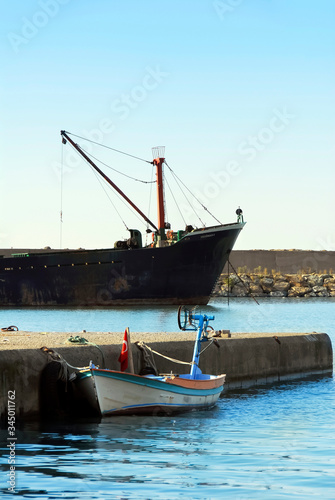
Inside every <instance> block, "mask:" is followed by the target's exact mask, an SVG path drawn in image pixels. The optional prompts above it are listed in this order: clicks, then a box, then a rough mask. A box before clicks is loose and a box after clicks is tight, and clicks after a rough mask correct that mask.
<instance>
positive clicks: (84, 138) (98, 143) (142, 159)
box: [65, 130, 153, 164]
mask: <svg viewBox="0 0 335 500" xmlns="http://www.w3.org/2000/svg"><path fill="white" fill-rule="evenodd" d="M65 132H66V133H67V134H69V135H73V137H78V139H83V140H84V141H88V142H92V143H93V144H97V145H98V146H101V147H102V148H106V149H111V150H112V151H115V152H116V153H120V154H122V155H126V156H131V157H132V158H136V160H141V161H144V162H146V163H151V164H152V163H153V162H152V161H149V160H145V159H144V158H140V157H139V156H134V155H131V154H129V153H125V152H124V151H120V150H119V149H115V148H111V147H110V146H106V145H105V144H101V143H100V142H96V141H92V140H91V139H87V138H86V137H81V136H80V135H76V134H72V132H67V131H66V130H65Z"/></svg>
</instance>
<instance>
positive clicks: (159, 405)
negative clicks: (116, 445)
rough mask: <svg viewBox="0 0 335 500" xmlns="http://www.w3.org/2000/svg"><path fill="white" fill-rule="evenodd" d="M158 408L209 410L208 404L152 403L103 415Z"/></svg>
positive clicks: (113, 410)
mask: <svg viewBox="0 0 335 500" xmlns="http://www.w3.org/2000/svg"><path fill="white" fill-rule="evenodd" d="M214 405H215V403H214V402H213V404H212V406H214ZM157 407H162V408H170V409H177V408H180V409H182V408H184V409H186V408H205V407H206V408H208V405H207V404H204V403H198V404H196V403H194V404H193V403H192V404H187V403H185V404H178V405H176V404H171V403H154V404H152V403H150V404H142V405H129V406H122V407H121V408H112V409H111V410H106V411H104V412H102V415H107V414H108V413H114V412H123V411H128V410H129V411H131V410H132V409H134V410H136V409H138V408H146V409H150V408H152V409H156V408H157Z"/></svg>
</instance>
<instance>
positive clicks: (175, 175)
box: [164, 161, 222, 225]
mask: <svg viewBox="0 0 335 500" xmlns="http://www.w3.org/2000/svg"><path fill="white" fill-rule="evenodd" d="M164 163H165V165H166V166H167V168H168V169H169V170H170V172H171V174H172V175H173V176H174V177H175V178H176V179H178V181H179V182H180V183H181V184H182V185H183V186H184V187H185V188H186V189H187V191H188V192H189V193H190V194H191V195H192V196H193V198H195V199H196V200H197V202H198V203H199V204H200V205H201V206H202V208H203V209H204V210H206V212H208V213H209V215H211V216H212V217H213V219H215V220H216V222H218V223H219V224H220V225H222V222H220V221H219V219H217V218H216V217H215V215H213V214H212V213H211V212H210V211H209V210H208V208H207V207H205V205H204V204H203V203H201V201H200V200H199V199H198V198H197V197H196V196H195V195H194V194H193V193H192V191H191V190H190V189H189V188H188V187H187V186H186V184H184V183H183V181H182V180H181V179H179V177H178V176H177V174H175V173H174V171H173V170H172V168H171V167H170V166H169V165H168V163H167V162H166V161H164ZM176 182H177V181H176Z"/></svg>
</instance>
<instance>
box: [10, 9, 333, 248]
mask: <svg viewBox="0 0 335 500" xmlns="http://www.w3.org/2000/svg"><path fill="white" fill-rule="evenodd" d="M1 11H2V12H1V19H0V34H1V47H0V50H1V61H2V70H1V76H0V85H1V87H0V88H1V97H0V112H1V125H0V126H1V131H0V132H1V134H0V160H1V161H0V165H1V167H0V186H1V205H2V208H1V216H0V248H11V247H13V248H43V247H46V246H50V247H52V248H79V247H82V248H106V247H107V248H108V247H113V245H114V242H115V241H116V240H119V239H124V238H127V237H128V231H127V229H126V228H127V227H128V228H137V229H139V230H140V231H141V232H142V234H143V238H144V239H145V229H146V224H145V223H143V221H141V220H139V219H138V218H137V217H136V216H134V215H133V213H132V212H131V211H129V209H128V208H127V207H125V206H124V204H123V203H121V202H120V200H119V198H118V197H116V196H115V194H114V193H112V192H111V191H110V190H108V191H107V193H106V188H103V187H102V186H101V183H100V182H99V181H98V180H97V178H96V176H95V175H94V173H93V172H92V169H91V168H90V167H89V166H88V165H87V164H86V163H85V161H84V160H81V159H80V157H79V156H78V155H77V154H76V153H75V152H74V151H73V149H72V148H71V146H70V145H69V144H66V145H63V144H62V141H61V136H60V131H61V130H66V131H69V132H71V133H73V134H75V135H77V136H80V137H82V138H84V139H85V140H84V139H80V138H76V137H74V136H71V137H72V138H73V139H74V140H75V142H78V144H80V145H81V146H82V147H83V148H85V150H86V151H88V152H89V153H90V154H92V155H94V157H95V158H97V159H98V160H100V161H102V162H103V163H105V164H106V165H107V166H106V167H105V166H104V165H103V164H101V163H97V165H98V166H99V167H100V168H101V169H102V170H104V171H105V172H106V174H107V175H109V177H110V178H111V179H112V180H113V182H115V183H116V184H117V185H118V186H119V187H120V188H121V189H122V190H124V192H125V193H126V195H127V196H128V197H130V198H131V199H132V200H133V201H134V203H136V204H137V205H138V206H139V208H140V209H141V210H142V211H143V212H145V213H146V214H148V215H149V218H150V219H151V220H153V221H154V222H156V220H157V214H156V197H155V191H154V187H153V184H152V183H150V182H151V181H152V180H154V179H155V174H154V172H153V170H152V166H151V164H150V163H147V162H143V161H141V160H135V159H134V158H131V157H129V156H125V155H122V154H117V153H116V152H113V151H111V150H108V149H107V148H101V147H99V146H98V145H96V144H93V143H91V142H88V141H87V140H86V139H89V140H93V141H95V142H98V143H102V144H104V145H105V146H108V147H110V148H114V149H117V150H120V151H123V152H126V153H128V154H132V155H134V156H137V157H139V158H141V159H145V160H147V161H149V162H150V161H152V151H151V148H152V147H154V146H165V158H166V162H167V164H168V165H169V167H170V168H171V169H172V170H173V172H174V173H175V175H176V176H178V178H179V179H180V180H181V181H182V182H183V184H182V189H180V188H179V187H178V185H177V183H176V182H175V177H173V176H171V172H170V170H169V168H168V167H167V166H165V168H164V172H165V179H166V183H165V194H166V207H167V216H166V219H167V221H168V222H170V223H171V226H172V228H173V229H174V230H178V229H183V228H184V227H185V222H186V223H187V224H192V225H194V226H197V227H199V226H201V225H202V224H206V225H207V226H210V225H215V224H216V223H217V222H216V220H215V219H213V218H212V217H211V214H213V215H214V216H215V217H216V219H217V220H219V221H220V222H222V223H230V222H235V221H236V213H235V211H236V209H237V208H238V207H239V206H240V207H241V208H242V210H243V214H244V220H245V221H246V222H247V224H246V226H245V227H244V229H243V231H242V232H241V234H240V236H239V239H238V241H237V243H236V245H235V248H236V249H292V248H296V249H306V250H333V251H334V250H335V234H334V209H335V201H334V200H335V198H334V188H335V172H334V157H335V151H334V142H335V141H334V117H335V98H334V90H335V85H334V84H335V65H334V59H335V30H334V25H335V2H334V1H333V0H320V1H319V2H316V1H311V0H209V1H207V0H156V1H154V0H141V1H136V0H128V1H121V0H96V1H94V2H93V1H90V0H80V1H79V0H38V1H35V0H14V1H12V2H4V3H3V5H2V7H1ZM109 167H112V168H113V169H116V170H118V171H121V172H123V173H124V174H126V175H128V176H130V177H135V178H137V179H140V180H144V181H146V183H142V182H141V183H140V182H136V181H134V180H132V179H130V178H128V177H125V176H123V175H121V174H119V173H118V172H116V171H115V170H110V168H109ZM189 191H191V192H192V193H193V195H194V196H195V198H194V197H191V198H190V199H189V201H186V198H185V196H184V195H185V193H187V194H188V196H190V195H189ZM175 200H177V201H178V203H179V205H178V206H179V209H178V208H177V205H176V203H175ZM197 200H199V202H200V203H199V202H198V201H197ZM202 205H203V206H205V207H206V208H207V211H206V210H203V208H202ZM193 208H197V210H198V208H199V209H200V210H199V211H198V213H199V216H200V219H197V218H196V217H195V215H194V213H193Z"/></svg>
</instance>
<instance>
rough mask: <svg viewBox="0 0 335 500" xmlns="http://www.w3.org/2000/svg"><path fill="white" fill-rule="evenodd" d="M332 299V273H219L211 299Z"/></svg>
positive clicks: (334, 292) (334, 282)
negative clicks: (229, 297)
mask: <svg viewBox="0 0 335 500" xmlns="http://www.w3.org/2000/svg"><path fill="white" fill-rule="evenodd" d="M228 295H230V296H232V297H246V296H248V295H254V296H255V297H265V296H269V297H335V275H334V274H315V273H313V274H281V273H279V272H275V273H272V274H261V273H249V274H244V273H242V274H238V275H237V274H234V273H230V274H229V275H228V274H221V276H220V278H219V280H218V282H217V284H216V286H215V289H214V291H213V296H214V297H227V296H228Z"/></svg>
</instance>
